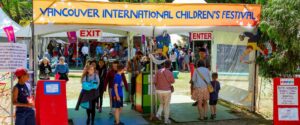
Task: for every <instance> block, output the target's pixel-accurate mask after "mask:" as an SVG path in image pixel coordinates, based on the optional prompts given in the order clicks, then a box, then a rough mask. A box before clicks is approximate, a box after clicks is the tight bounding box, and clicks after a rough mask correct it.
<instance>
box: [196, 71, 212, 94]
mask: <svg viewBox="0 0 300 125" xmlns="http://www.w3.org/2000/svg"><path fill="white" fill-rule="evenodd" d="M196 72H197V73H198V75H199V76H200V78H201V79H202V80H203V81H204V82H205V83H206V85H207V90H208V92H209V93H213V92H214V87H213V86H212V85H211V84H209V83H208V82H207V81H206V80H205V78H204V76H203V75H202V74H201V73H200V72H199V71H198V70H197V69H196Z"/></svg>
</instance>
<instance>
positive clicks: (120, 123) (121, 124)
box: [114, 121, 125, 125]
mask: <svg viewBox="0 0 300 125" xmlns="http://www.w3.org/2000/svg"><path fill="white" fill-rule="evenodd" d="M114 125H125V124H124V123H123V122H121V121H120V122H119V124H117V123H116V121H115V123H114Z"/></svg>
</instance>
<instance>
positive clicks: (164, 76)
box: [154, 60, 175, 124]
mask: <svg viewBox="0 0 300 125" xmlns="http://www.w3.org/2000/svg"><path fill="white" fill-rule="evenodd" d="M170 68H171V61H169V60H167V61H166V62H165V65H164V68H162V69H160V70H158V71H157V72H156V73H155V76H154V84H155V87H156V92H157V94H158V97H159V102H160V105H159V109H158V111H157V113H156V117H157V118H158V119H159V120H161V114H162V111H164V123H165V124H171V121H170V120H169V113H170V101H171V93H172V91H174V89H173V86H172V84H173V83H174V82H175V80H174V77H173V73H172V72H171V71H170Z"/></svg>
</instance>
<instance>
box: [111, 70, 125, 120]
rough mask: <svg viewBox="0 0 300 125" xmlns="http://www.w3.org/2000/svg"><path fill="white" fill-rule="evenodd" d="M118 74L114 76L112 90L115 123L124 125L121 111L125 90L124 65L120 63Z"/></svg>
mask: <svg viewBox="0 0 300 125" xmlns="http://www.w3.org/2000/svg"><path fill="white" fill-rule="evenodd" d="M117 71H118V72H117V74H116V75H115V78H114V88H113V91H112V98H113V100H112V107H113V108H114V109H115V123H114V124H115V125H124V123H122V122H121V121H120V113H121V111H122V107H123V90H122V75H121V74H123V73H124V66H123V65H122V64H119V65H118V70H117Z"/></svg>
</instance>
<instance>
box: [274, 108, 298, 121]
mask: <svg viewBox="0 0 300 125" xmlns="http://www.w3.org/2000/svg"><path fill="white" fill-rule="evenodd" d="M278 114H279V120H280V121H296V120H299V115H298V109H297V108H279V113H278Z"/></svg>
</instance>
